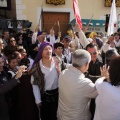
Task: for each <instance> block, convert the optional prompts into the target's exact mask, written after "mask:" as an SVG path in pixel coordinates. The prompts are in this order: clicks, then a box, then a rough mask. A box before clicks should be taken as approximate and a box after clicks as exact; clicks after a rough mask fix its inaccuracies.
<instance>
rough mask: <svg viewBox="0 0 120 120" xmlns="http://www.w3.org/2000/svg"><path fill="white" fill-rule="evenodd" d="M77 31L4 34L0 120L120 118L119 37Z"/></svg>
mask: <svg viewBox="0 0 120 120" xmlns="http://www.w3.org/2000/svg"><path fill="white" fill-rule="evenodd" d="M75 29H76V32H74V31H72V34H69V33H66V36H64V37H63V38H61V34H60V33H58V35H57V36H56V34H55V31H54V29H53V28H51V29H50V33H46V31H39V26H37V27H36V29H35V31H33V32H32V31H27V32H26V31H21V32H19V33H10V32H9V31H8V30H4V31H3V33H2V38H0V120H40V119H41V120H119V119H120V114H119V111H120V102H119V101H120V95H119V92H120V86H119V85H120V74H119V72H120V56H119V53H120V33H119V31H118V32H116V33H114V34H112V35H110V36H108V37H105V36H104V34H103V33H102V32H101V34H99V35H98V34H97V33H96V32H91V33H90V34H89V35H88V34H86V32H87V29H83V30H80V29H79V27H78V25H76V28H75ZM70 33H71V32H70Z"/></svg>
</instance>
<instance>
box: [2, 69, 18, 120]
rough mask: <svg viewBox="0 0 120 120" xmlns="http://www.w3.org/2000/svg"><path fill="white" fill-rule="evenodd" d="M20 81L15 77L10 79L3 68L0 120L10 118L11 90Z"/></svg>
mask: <svg viewBox="0 0 120 120" xmlns="http://www.w3.org/2000/svg"><path fill="white" fill-rule="evenodd" d="M17 84H18V81H17V80H16V79H15V78H12V79H9V74H8V73H7V72H6V71H5V70H3V71H2V72H1V74H0V120H10V119H9V113H8V106H9V105H8V101H9V92H8V91H10V90H11V88H13V87H14V86H16V85H17Z"/></svg>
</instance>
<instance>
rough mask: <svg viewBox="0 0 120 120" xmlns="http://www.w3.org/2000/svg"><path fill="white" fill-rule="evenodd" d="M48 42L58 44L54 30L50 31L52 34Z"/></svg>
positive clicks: (48, 37)
mask: <svg viewBox="0 0 120 120" xmlns="http://www.w3.org/2000/svg"><path fill="white" fill-rule="evenodd" d="M47 41H48V42H50V43H51V44H52V45H54V43H55V42H56V37H55V31H54V29H53V28H52V29H50V34H49V35H47Z"/></svg>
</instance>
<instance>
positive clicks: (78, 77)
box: [58, 50, 97, 120]
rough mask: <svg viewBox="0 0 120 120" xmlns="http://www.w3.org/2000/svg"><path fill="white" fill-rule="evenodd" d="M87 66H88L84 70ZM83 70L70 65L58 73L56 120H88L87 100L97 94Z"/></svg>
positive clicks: (82, 57)
mask: <svg viewBox="0 0 120 120" xmlns="http://www.w3.org/2000/svg"><path fill="white" fill-rule="evenodd" d="M80 51H81V50H80ZM78 52H79V50H78ZM86 52H87V51H86ZM89 57H90V56H89ZM84 58H85V57H84V56H82V55H81V56H80V57H79V59H82V60H83V59H84ZM73 59H74V58H73ZM86 59H89V58H86ZM82 60H81V61H82ZM73 61H74V60H73ZM78 61H79V60H78ZM85 61H86V60H85ZM81 63H82V62H81ZM87 68H88V66H87V67H86V68H85V70H84V72H85V71H86V70H87ZM84 72H83V71H80V70H79V68H78V69H77V68H76V67H70V68H69V69H66V70H64V71H63V72H62V73H61V74H60V77H59V104H58V120H83V119H84V120H90V118H91V117H90V116H91V115H90V112H89V101H90V98H91V97H95V96H96V95H97V94H96V91H95V87H94V84H93V83H92V81H91V80H89V79H87V78H85V76H84V74H83V73H84Z"/></svg>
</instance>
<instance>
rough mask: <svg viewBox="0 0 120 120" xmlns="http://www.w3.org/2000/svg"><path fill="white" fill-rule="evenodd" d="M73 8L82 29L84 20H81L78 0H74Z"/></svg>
mask: <svg viewBox="0 0 120 120" xmlns="http://www.w3.org/2000/svg"><path fill="white" fill-rule="evenodd" d="M73 10H74V15H75V18H76V22H77V24H78V25H79V27H80V29H82V20H81V16H80V10H79V7H78V0H73Z"/></svg>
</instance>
